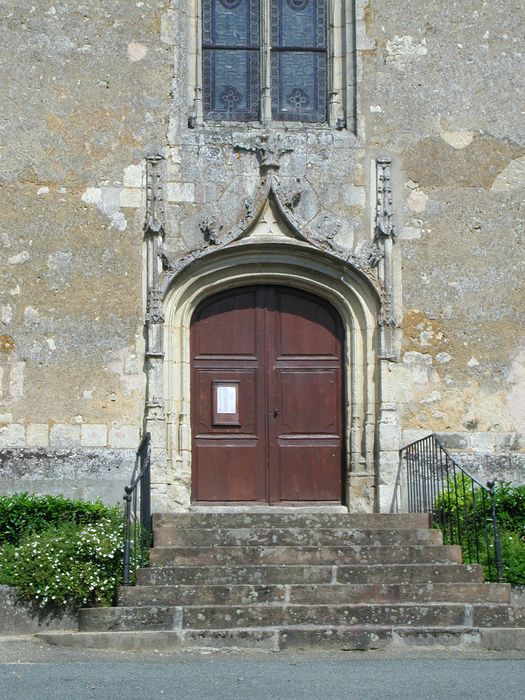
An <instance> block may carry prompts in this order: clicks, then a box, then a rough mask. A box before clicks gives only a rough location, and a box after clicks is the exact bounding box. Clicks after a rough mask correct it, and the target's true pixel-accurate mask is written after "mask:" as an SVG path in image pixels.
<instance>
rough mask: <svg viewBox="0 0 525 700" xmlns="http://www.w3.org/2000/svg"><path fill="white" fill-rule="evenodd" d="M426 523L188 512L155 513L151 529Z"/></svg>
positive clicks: (412, 517)
mask: <svg viewBox="0 0 525 700" xmlns="http://www.w3.org/2000/svg"><path fill="white" fill-rule="evenodd" d="M428 524H429V519H428V515H427V514H425V513H319V512H316V513H305V512H304V511H299V512H297V513H290V512H286V513H283V512H280V513H278V512H273V513H272V512H268V511H264V512H259V513H254V512H228V513H225V512H214V513H210V512H206V513H202V512H190V513H154V514H153V527H154V528H159V527H164V526H168V527H181V528H204V529H215V528H247V527H248V528H249V527H260V528H274V527H277V528H285V527H294V528H301V529H303V530H311V529H317V528H320V527H325V528H327V527H335V528H355V529H363V530H370V529H375V528H379V529H389V528H399V529H403V528H412V529H414V528H416V529H417V528H426V527H428Z"/></svg>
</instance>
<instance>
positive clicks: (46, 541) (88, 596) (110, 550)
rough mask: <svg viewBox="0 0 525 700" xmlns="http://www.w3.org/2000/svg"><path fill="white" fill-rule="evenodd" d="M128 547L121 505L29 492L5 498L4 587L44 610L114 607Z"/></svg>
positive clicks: (1, 521)
mask: <svg viewBox="0 0 525 700" xmlns="http://www.w3.org/2000/svg"><path fill="white" fill-rule="evenodd" d="M123 549H124V537H123V525H122V511H121V509H120V508H119V507H117V506H114V507H109V506H106V505H104V504H103V503H101V502H96V503H89V502H87V501H81V500H75V499H68V498H64V496H34V495H30V494H27V493H19V494H15V495H13V496H3V497H0V583H2V584H6V585H14V586H16V588H17V593H18V597H19V598H21V599H22V600H28V601H33V602H34V603H35V604H36V605H37V606H38V607H40V608H45V607H47V606H55V607H63V606H79V605H93V606H98V605H111V603H112V602H113V599H114V595H115V591H116V588H117V585H118V583H119V581H120V579H121V576H122V561H123Z"/></svg>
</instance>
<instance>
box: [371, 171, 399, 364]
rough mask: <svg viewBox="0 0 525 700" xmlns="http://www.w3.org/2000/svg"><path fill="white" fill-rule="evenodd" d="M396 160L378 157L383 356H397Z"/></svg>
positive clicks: (377, 233) (376, 237)
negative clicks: (392, 174) (393, 181)
mask: <svg viewBox="0 0 525 700" xmlns="http://www.w3.org/2000/svg"><path fill="white" fill-rule="evenodd" d="M391 171H392V161H391V160H390V159H389V158H378V159H377V160H376V218H375V232H374V241H375V243H376V247H377V249H378V250H379V252H380V254H381V258H380V265H379V280H380V282H381V287H382V293H381V302H382V303H381V310H380V313H379V319H378V322H379V326H380V327H381V329H382V335H381V348H380V356H381V357H382V358H384V359H387V360H394V359H395V356H396V355H395V349H394V329H395V328H396V326H397V319H396V313H395V303H394V262H393V244H394V241H395V239H396V229H395V224H394V209H393V201H392V183H391Z"/></svg>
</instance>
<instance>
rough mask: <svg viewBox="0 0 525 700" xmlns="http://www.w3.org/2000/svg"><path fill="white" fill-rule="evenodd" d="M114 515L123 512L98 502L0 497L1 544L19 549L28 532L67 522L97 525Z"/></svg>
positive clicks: (26, 494) (60, 497) (14, 496)
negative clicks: (7, 544)
mask: <svg viewBox="0 0 525 700" xmlns="http://www.w3.org/2000/svg"><path fill="white" fill-rule="evenodd" d="M114 512H115V513H116V512H119V513H120V509H119V508H118V507H113V508H111V507H108V506H106V505H104V504H103V503H101V502H99V501H97V502H96V503H89V502H88V501H80V500H75V499H69V498H64V496H35V495H32V494H28V493H16V494H14V495H13V496H1V497H0V544H4V543H6V542H8V543H10V544H14V545H18V543H19V542H20V541H21V539H23V538H24V537H25V536H26V535H27V533H28V532H34V533H38V532H43V531H44V530H47V529H48V528H49V527H52V526H55V527H59V526H61V525H62V524H63V523H65V522H69V523H77V524H83V523H86V524H88V523H96V522H98V521H100V520H102V519H103V518H106V517H108V516H110V515H111V514H112V513H114Z"/></svg>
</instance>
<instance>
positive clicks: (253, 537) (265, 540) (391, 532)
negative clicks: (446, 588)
mask: <svg viewBox="0 0 525 700" xmlns="http://www.w3.org/2000/svg"><path fill="white" fill-rule="evenodd" d="M153 541H154V543H155V546H156V547H169V546H185V547H210V546H211V545H213V544H217V545H222V546H247V545H252V546H255V545H256V546H268V545H299V546H308V547H314V546H315V547H320V546H344V545H354V544H358V545H374V546H380V545H383V546H392V545H403V544H442V543H443V535H442V533H441V531H440V530H435V529H430V528H428V527H427V528H418V529H409V528H405V529H400V530H398V529H392V528H391V529H384V530H383V529H379V528H374V529H371V530H366V529H355V528H326V527H322V528H313V529H310V530H304V529H302V528H296V527H289V528H277V527H276V528H268V527H239V528H215V529H209V528H208V529H205V528H183V527H170V526H163V527H158V528H156V529H155V531H154V540H153Z"/></svg>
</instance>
